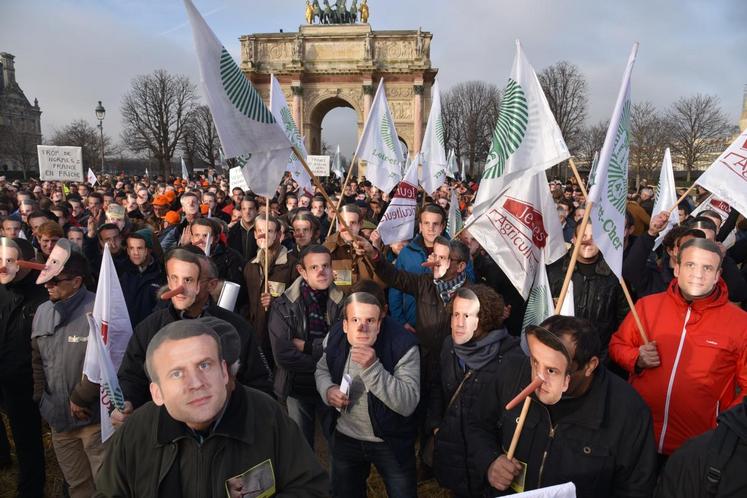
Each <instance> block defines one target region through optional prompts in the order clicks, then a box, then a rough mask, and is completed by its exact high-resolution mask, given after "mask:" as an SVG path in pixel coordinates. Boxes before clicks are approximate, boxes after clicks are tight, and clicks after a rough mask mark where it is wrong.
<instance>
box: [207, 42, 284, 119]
mask: <svg viewBox="0 0 747 498" xmlns="http://www.w3.org/2000/svg"><path fill="white" fill-rule="evenodd" d="M220 79H221V81H222V82H223V89H224V90H225V92H226V95H228V98H229V100H230V101H231V103H233V105H235V106H236V108H237V109H238V110H239V111H241V113H242V114H243V115H244V116H246V117H248V118H249V119H252V120H254V121H259V122H260V123H266V124H270V123H274V122H275V119H274V118H273V117H272V113H271V112H270V110H269V109H268V108H267V107H266V106H265V104H264V102H262V97H260V95H259V93H257V90H255V89H254V87H253V86H252V84H251V83H250V82H249V80H247V79H246V77H245V76H244V74H243V73H242V72H241V70H240V69H239V66H237V65H236V63H235V62H234V60H233V57H231V54H229V53H228V51H227V50H226V48H225V47H222V48H221V54H220Z"/></svg>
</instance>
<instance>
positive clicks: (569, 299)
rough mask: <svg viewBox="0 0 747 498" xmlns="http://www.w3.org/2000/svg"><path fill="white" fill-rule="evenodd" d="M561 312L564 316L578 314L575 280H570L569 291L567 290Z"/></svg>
mask: <svg viewBox="0 0 747 498" xmlns="http://www.w3.org/2000/svg"><path fill="white" fill-rule="evenodd" d="M560 314H561V315H563V316H576V302H575V300H574V299H573V280H571V281H570V282H568V292H566V294H565V299H563V304H562V305H561V306H560Z"/></svg>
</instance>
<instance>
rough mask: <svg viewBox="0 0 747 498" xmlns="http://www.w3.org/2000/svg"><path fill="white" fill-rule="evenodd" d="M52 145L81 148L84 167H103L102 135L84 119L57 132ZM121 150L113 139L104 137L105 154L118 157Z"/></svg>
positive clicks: (52, 139)
mask: <svg viewBox="0 0 747 498" xmlns="http://www.w3.org/2000/svg"><path fill="white" fill-rule="evenodd" d="M49 142H50V143H51V144H52V145H71V146H76V147H81V148H82V152H83V167H84V168H91V169H97V167H100V166H101V134H100V132H99V130H98V129H97V128H96V127H95V126H93V125H91V124H90V123H88V122H87V121H85V120H83V119H78V120H76V121H73V122H72V123H70V124H68V125H66V126H63V127H62V128H60V129H59V130H55V131H54V134H53V135H52V138H51V139H50V141H49ZM119 152H121V148H120V147H118V146H116V145H114V143H113V142H112V139H111V138H110V137H109V136H107V135H104V154H105V155H110V156H113V155H116V154H118V153H119Z"/></svg>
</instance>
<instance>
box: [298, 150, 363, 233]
mask: <svg viewBox="0 0 747 498" xmlns="http://www.w3.org/2000/svg"><path fill="white" fill-rule="evenodd" d="M292 148H293V153H294V154H296V157H297V158H298V160H299V161H300V163H301V165H302V166H303V167H304V169H305V170H306V172H307V173H308V174H309V176H310V177H311V181H313V182H314V185H315V186H316V188H318V189H319V191H320V192H321V193H322V197H324V200H325V201H327V205H328V206H329V207H334V205H335V203H334V202H332V199H330V198H329V195H327V191H326V190H324V187H323V186H322V184H321V182H319V178H317V177H316V175H315V174H314V172H313V171H311V168H309V165H308V163H307V162H306V158H304V157H303V155H302V154H301V152H299V150H298V149H297V148H296V147H295V146H292ZM350 164H351V166H350V169H351V170H352V169H353V167H352V163H350ZM340 201H342V196H340ZM335 219H337V220H338V222H339V223H340V224H341V225H342V227H343V228H344V229H345V230H348V231H350V227H349V226H348V224H347V223H345V220H344V219H342V216H338V215H337V212H336V211H335ZM352 233H353V232H352V231H351V232H350V234H351V235H352Z"/></svg>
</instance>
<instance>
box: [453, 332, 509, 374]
mask: <svg viewBox="0 0 747 498" xmlns="http://www.w3.org/2000/svg"><path fill="white" fill-rule="evenodd" d="M507 336H508V330H506V329H505V328H503V329H497V330H491V331H490V332H488V334H487V335H486V336H485V337H483V338H481V339H478V340H477V341H474V340H472V341H469V342H466V343H465V344H454V352H455V353H456V355H457V357H459V359H460V360H462V361H463V362H464V363H465V364H466V365H467V367H468V368H469V369H470V370H480V369H481V368H482V367H484V366H485V365H487V364H488V363H489V362H490V361H491V360H492V359H493V358H495V357H496V356H497V355H498V351H500V349H501V341H503V339H505V338H506V337H507Z"/></svg>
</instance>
